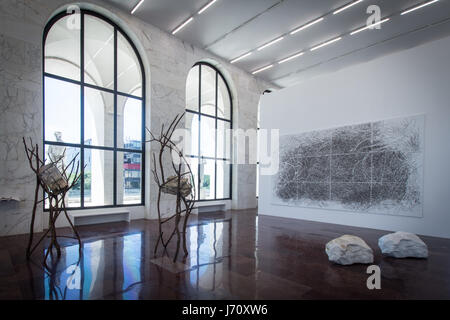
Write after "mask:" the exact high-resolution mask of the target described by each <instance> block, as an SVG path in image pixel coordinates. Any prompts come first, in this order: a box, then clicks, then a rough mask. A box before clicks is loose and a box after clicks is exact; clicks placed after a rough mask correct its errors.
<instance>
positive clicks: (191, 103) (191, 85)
mask: <svg viewBox="0 0 450 320" xmlns="http://www.w3.org/2000/svg"><path fill="white" fill-rule="evenodd" d="M199 69H200V66H195V67H193V68H192V69H191V71H189V74H188V77H187V80H186V109H189V110H193V111H198V86H199V82H198V73H199Z"/></svg>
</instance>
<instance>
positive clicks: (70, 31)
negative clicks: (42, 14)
mask: <svg viewBox="0 0 450 320" xmlns="http://www.w3.org/2000/svg"><path fill="white" fill-rule="evenodd" d="M45 72H48V73H52V74H56V75H58V76H61V77H66V78H70V79H74V80H80V15H78V14H73V15H69V16H66V17H64V18H61V19H60V20H58V21H57V22H56V23H55V24H54V25H53V26H52V27H51V29H50V31H49V32H48V34H47V39H46V41H45Z"/></svg>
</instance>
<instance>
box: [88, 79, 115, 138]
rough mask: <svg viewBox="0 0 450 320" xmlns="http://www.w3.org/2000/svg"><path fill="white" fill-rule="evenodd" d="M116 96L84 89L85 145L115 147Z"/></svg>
mask: <svg viewBox="0 0 450 320" xmlns="http://www.w3.org/2000/svg"><path fill="white" fill-rule="evenodd" d="M113 132H114V95H113V94H112V93H109V92H105V91H100V90H96V89H91V88H87V87H86V88H85V89H84V144H87V145H93V146H106V147H112V146H114V136H113Z"/></svg>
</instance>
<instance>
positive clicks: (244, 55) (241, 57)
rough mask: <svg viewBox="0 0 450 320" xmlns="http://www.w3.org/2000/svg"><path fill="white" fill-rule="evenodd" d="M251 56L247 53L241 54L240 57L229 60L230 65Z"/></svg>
mask: <svg viewBox="0 0 450 320" xmlns="http://www.w3.org/2000/svg"><path fill="white" fill-rule="evenodd" d="M251 54H252V53H251V52H247V53H246V54H243V55H242V56H239V57H237V58H236V59H233V60H231V61H230V63H235V62H238V61H239V60H242V59H244V58H246V57H248V56H249V55H251Z"/></svg>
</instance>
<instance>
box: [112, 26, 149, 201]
mask: <svg viewBox="0 0 450 320" xmlns="http://www.w3.org/2000/svg"><path fill="white" fill-rule="evenodd" d="M113 122H114V139H113V140H114V152H113V205H114V206H116V205H117V28H116V27H114V121H113ZM141 188H142V186H141ZM141 201H142V199H141Z"/></svg>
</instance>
